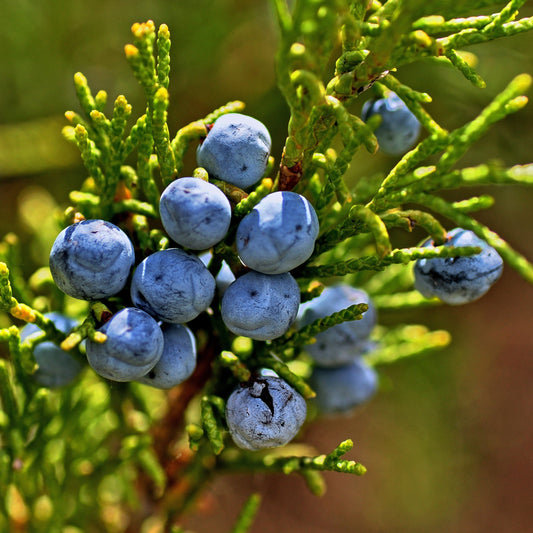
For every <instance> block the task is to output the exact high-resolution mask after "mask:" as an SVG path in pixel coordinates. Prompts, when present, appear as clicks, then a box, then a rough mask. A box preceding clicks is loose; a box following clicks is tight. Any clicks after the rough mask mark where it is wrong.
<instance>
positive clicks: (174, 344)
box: [138, 324, 196, 389]
mask: <svg viewBox="0 0 533 533" xmlns="http://www.w3.org/2000/svg"><path fill="white" fill-rule="evenodd" d="M161 331H162V332H163V339H164V347H163V354H162V355H161V358H160V359H159V361H158V362H157V364H156V365H155V366H154V368H152V369H151V370H150V372H148V374H146V375H145V376H143V377H142V378H139V379H138V381H139V382H140V383H144V384H145V385H150V386H151V387H155V388H157V389H171V388H172V387H175V386H176V385H179V384H180V383H182V382H183V381H185V380H186V379H187V378H188V377H190V376H191V374H192V373H193V372H194V369H195V368H196V341H195V339H194V335H193V333H192V331H191V330H190V329H189V328H188V327H187V326H183V325H180V324H163V325H162V326H161Z"/></svg>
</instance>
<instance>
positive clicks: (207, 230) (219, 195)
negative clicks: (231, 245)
mask: <svg viewBox="0 0 533 533" xmlns="http://www.w3.org/2000/svg"><path fill="white" fill-rule="evenodd" d="M159 211H160V215H161V223H162V224H163V227H164V228H165V231H166V232H167V233H168V235H169V236H170V238H171V239H172V240H174V241H175V242H176V243H178V244H179V245H180V246H183V247H184V248H190V249H191V250H205V249H206V248H210V247H211V246H214V245H215V244H217V243H218V242H219V241H221V240H222V239H223V238H224V237H225V236H226V233H227V232H228V229H229V225H230V221H231V205H230V203H229V200H228V199H227V198H226V195H225V194H224V193H223V192H222V191H221V190H220V189H219V188H218V187H217V186H216V185H213V184H212V183H209V182H207V181H204V180H202V179H200V178H179V179H177V180H175V181H173V182H172V183H171V184H170V185H168V187H167V188H166V189H165V190H164V191H163V194H162V195H161V200H160V202H159Z"/></svg>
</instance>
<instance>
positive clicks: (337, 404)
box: [309, 358, 378, 414]
mask: <svg viewBox="0 0 533 533" xmlns="http://www.w3.org/2000/svg"><path fill="white" fill-rule="evenodd" d="M309 385H310V386H311V388H312V389H313V390H314V391H315V393H316V404H317V406H318V409H319V410H320V411H321V412H322V413H324V414H327V413H331V414H333V413H348V412H350V411H351V410H353V409H354V408H355V407H358V406H360V405H362V404H364V403H366V402H367V401H368V400H370V398H371V397H372V396H374V394H375V393H376V390H377V386H378V376H377V374H376V371H375V370H374V369H373V368H372V367H370V366H368V365H367V364H366V363H365V362H364V361H363V360H362V359H360V358H357V359H355V360H354V361H352V362H351V363H349V364H347V365H344V366H339V367H335V368H324V367H319V366H315V367H314V368H313V372H312V374H311V377H310V378H309Z"/></svg>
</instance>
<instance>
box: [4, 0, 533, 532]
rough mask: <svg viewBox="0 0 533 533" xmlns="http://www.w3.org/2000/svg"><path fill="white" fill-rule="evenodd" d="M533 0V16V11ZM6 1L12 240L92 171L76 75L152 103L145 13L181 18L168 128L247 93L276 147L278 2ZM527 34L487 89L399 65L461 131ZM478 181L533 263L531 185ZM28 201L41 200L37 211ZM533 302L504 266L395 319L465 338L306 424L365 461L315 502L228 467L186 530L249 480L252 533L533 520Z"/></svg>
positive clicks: (520, 527) (504, 151)
mask: <svg viewBox="0 0 533 533" xmlns="http://www.w3.org/2000/svg"><path fill="white" fill-rule="evenodd" d="M529 4H530V5H529V6H528V5H526V7H525V8H524V9H523V10H522V14H523V15H524V16H531V15H533V7H532V6H531V2H529ZM1 12H2V40H1V44H0V49H1V51H2V53H1V54H0V236H3V235H4V234H5V233H7V232H10V231H15V232H16V233H18V234H19V235H20V236H21V239H22V243H23V245H24V246H28V247H29V246H30V241H29V236H28V234H29V231H28V230H29V226H31V225H35V224H34V223H33V224H32V220H31V219H32V216H34V215H32V213H36V212H39V211H41V212H42V210H43V209H45V210H46V209H47V206H50V212H48V213H46V217H48V218H49V219H50V220H52V216H53V215H52V212H51V211H52V208H53V203H52V202H51V200H50V198H49V197H48V196H47V194H49V195H50V197H51V198H53V199H54V201H55V202H57V203H58V204H59V205H60V206H66V205H67V194H68V191H69V190H70V189H72V188H76V187H78V186H79V185H80V183H81V181H82V180H83V178H84V177H85V171H84V169H83V168H82V166H81V164H80V158H79V155H78V154H77V153H76V150H75V149H74V148H73V147H72V146H70V145H68V144H67V143H66V141H64V140H63V138H62V137H61V134H60V131H61V128H62V126H63V125H64V124H65V119H64V118H63V113H64V111H66V110H68V109H74V110H78V107H77V103H76V101H75V94H74V88H73V83H72V77H73V74H74V73H75V72H77V71H81V72H83V73H84V74H85V75H86V76H87V78H88V80H89V83H90V85H91V87H92V88H93V90H94V91H95V92H96V91H97V90H99V89H105V90H106V91H107V92H108V94H109V100H110V101H111V102H112V101H113V100H114V98H115V97H116V96H117V95H118V94H125V95H126V96H127V98H128V100H129V101H130V102H131V103H132V104H133V105H134V109H136V110H137V113H139V114H140V113H141V112H142V111H141V110H142V109H143V105H144V103H143V100H142V94H141V90H140V87H139V86H138V85H137V83H136V81H135V79H134V78H133V75H132V74H131V72H130V71H129V67H128V65H127V62H126V60H125V58H124V54H123V46H124V44H126V43H127V42H129V41H130V31H129V28H130V26H131V24H132V23H134V22H136V21H144V20H147V19H153V20H154V21H155V23H156V25H158V24H160V23H163V22H165V23H167V24H168V25H169V27H170V31H171V35H172V43H173V44H172V63H171V68H172V71H171V85H170V94H171V107H170V126H171V133H174V132H175V131H176V130H177V129H178V128H179V127H181V126H183V125H184V124H186V123H188V122H190V121H192V120H195V119H197V118H200V117H202V116H204V115H206V114H207V113H209V112H210V111H211V110H212V109H214V108H215V107H218V106H220V105H222V104H224V103H225V102H227V101H229V100H235V99H240V100H244V101H245V102H246V104H247V109H246V112H247V113H249V114H251V115H253V116H255V117H257V118H259V119H260V120H262V121H263V122H265V124H266V125H267V126H268V128H269V129H270V131H271V133H272V137H273V139H274V150H273V155H275V156H276V158H277V159H278V160H279V153H280V150H281V147H282V145H283V141H284V138H285V134H286V125H287V118H288V111H287V108H286V106H285V104H284V102H283V100H282V98H281V96H280V94H279V92H278V91H277V89H276V86H275V79H274V59H273V58H274V53H275V50H276V45H277V33H276V28H275V25H274V22H273V16H272V12H271V10H270V6H269V3H268V2H267V0H261V1H256V2H246V1H244V0H223V1H216V2H212V1H208V0H196V1H195V2H194V3H193V2H167V1H164V0H151V1H141V0H130V1H128V2H123V1H110V0H92V1H90V2H89V1H87V0H44V1H43V2H30V1H27V0H24V1H22V0H2V7H1ZM532 46H533V33H530V34H529V35H527V34H526V35H518V36H515V37H512V38H509V39H505V40H499V41H495V42H492V43H489V44H486V45H481V46H475V47H471V48H469V51H471V52H474V53H476V54H477V55H478V57H479V67H478V70H479V73H480V74H481V75H482V76H483V77H484V78H485V80H486V81H487V88H486V89H484V90H480V89H475V88H473V87H472V86H471V85H470V84H469V83H468V82H467V81H466V80H464V79H463V78H462V77H461V76H460V75H459V74H458V73H457V72H455V71H453V70H450V69H447V68H445V67H442V66H436V65H434V64H432V63H429V62H423V63H419V64H416V65H412V66H408V67H405V68H402V69H401V70H400V71H399V72H398V73H397V76H398V77H399V78H400V79H401V80H402V81H403V82H406V83H408V84H410V85H411V86H413V87H414V88H416V89H418V90H423V91H426V92H429V93H430V94H431V95H432V96H433V98H434V102H433V103H432V104H430V105H428V110H429V112H430V113H431V114H432V115H433V116H434V117H435V118H436V119H437V120H438V121H439V122H440V123H441V124H442V125H443V126H445V127H447V128H450V129H451V128H453V127H457V126H459V125H461V124H463V123H464V122H465V121H466V120H469V119H471V118H473V117H474V116H476V115H477V114H478V113H479V111H480V110H481V109H482V108H483V107H484V106H485V105H486V104H487V103H488V102H489V101H490V100H491V98H492V97H493V96H494V95H495V94H497V93H498V92H499V91H501V90H502V89H503V88H504V86H505V85H506V84H507V83H508V81H509V80H510V79H511V78H512V77H514V76H515V75H517V74H519V73H522V72H528V73H530V74H533V55H532V53H531V50H532ZM364 98H367V96H366V94H365V95H364V96H363V99H364ZM361 105H362V101H361V102H357V103H356V104H354V107H353V111H354V112H356V111H357V110H358V109H359V108H360V106H361ZM532 124H533V106H531V105H530V106H528V107H526V109H524V110H523V111H521V112H520V113H518V114H516V115H512V116H510V117H509V118H507V119H506V120H505V121H504V122H502V123H501V124H499V125H497V126H496V127H495V128H493V129H492V130H491V131H490V132H489V133H488V134H487V135H486V136H484V137H483V138H482V139H481V140H480V141H479V142H478V143H477V144H476V145H475V147H474V148H473V149H472V150H471V151H470V152H469V153H468V154H467V155H466V156H465V157H464V158H463V159H462V160H461V162H460V164H461V165H462V166H468V165H473V164H478V163H480V162H483V161H487V160H493V159H498V160H501V161H503V162H504V163H506V164H508V165H512V164H517V163H518V164H524V163H528V162H531V161H533V126H532ZM394 163H395V159H393V158H390V157H387V156H384V155H381V154H378V155H376V156H374V157H370V156H368V154H365V153H360V154H357V155H356V157H355V158H354V161H353V163H352V166H351V170H350V172H351V175H352V176H353V178H354V179H356V178H357V176H362V175H370V174H373V173H375V172H379V171H383V172H387V170H388V169H390V167H391V166H392V165H393V164H394ZM192 164H193V163H191V167H190V168H189V169H188V170H192V168H193V167H192ZM470 193H471V194H470ZM478 193H488V194H493V195H494V196H495V197H496V200H497V202H496V205H495V206H494V207H493V208H491V209H490V210H487V211H485V212H481V213H479V216H478V218H479V219H480V220H481V221H482V222H484V223H486V224H488V225H489V226H490V227H491V228H492V229H494V230H495V231H496V232H498V233H499V234H500V235H501V236H502V237H503V238H505V239H506V240H508V241H509V242H510V243H511V244H512V245H513V246H514V247H515V248H516V249H518V250H519V251H521V252H522V253H524V254H525V255H526V256H528V257H529V258H530V259H533V239H532V238H531V236H532V231H531V228H532V226H533V209H532V205H533V190H532V189H531V188H530V189H527V188H525V187H506V188H498V187H483V188H479V189H475V190H474V189H472V190H468V191H461V192H460V193H450V195H449V197H450V198H463V197H465V196H466V195H473V194H478ZM28 198H30V199H34V200H33V201H36V202H37V203H38V206H37V207H38V209H36V211H32V209H30V210H29V211H30V213H29V214H28V208H27V206H28V205H30V206H31V205H32V204H31V203H29V200H28ZM35 199H37V200H35ZM47 202H48V203H47ZM21 206H26V209H25V211H24V210H23V211H24V212H21ZM24 213H25V214H24ZM43 223H44V221H43ZM395 238H396V237H395ZM397 238H398V242H400V241H401V240H402V239H403V240H404V241H405V237H404V236H401V235H398V236H397ZM416 238H417V236H416V235H415V236H413V237H410V239H415V240H416ZM414 242H415V241H413V243H414ZM28 249H29V248H28ZM32 254H33V255H30V254H28V255H27V264H25V265H24V267H25V268H26V269H27V271H28V272H31V271H32V269H33V268H34V267H35V264H34V263H33V259H32V258H35V259H38V258H40V257H42V255H43V251H42V249H41V250H40V251H39V250H37V252H35V250H32ZM532 301H533V287H531V286H530V285H528V284H527V283H526V282H525V281H524V280H522V279H521V278H520V277H519V276H518V275H517V274H516V273H515V272H514V271H512V270H511V269H510V268H507V269H506V270H505V272H504V275H503V277H502V279H501V280H500V281H499V282H498V283H497V284H496V286H495V287H494V288H493V289H492V290H491V291H490V292H489V293H488V295H487V296H485V297H484V298H483V299H482V300H480V301H478V302H475V303H472V304H469V305H467V306H463V307H460V308H449V307H440V308H432V309H430V310H425V311H424V312H423V313H414V312H409V313H404V314H401V316H400V315H399V314H389V315H384V316H382V317H381V319H382V321H383V322H384V323H404V322H405V323H407V322H415V323H417V322H418V323H425V324H428V325H429V326H431V327H433V328H436V329H440V328H445V329H448V330H449V331H450V332H451V333H452V335H453V338H454V341H453V344H452V345H451V346H450V347H449V348H447V349H445V350H442V351H440V352H438V353H436V354H432V355H429V356H424V357H419V358H414V359H412V360H408V361H404V362H400V363H397V364H395V365H392V366H389V367H387V368H383V369H382V371H381V391H380V394H379V395H378V396H377V397H376V398H375V399H374V400H373V401H372V402H371V403H370V404H369V405H368V406H366V407H365V408H364V409H362V410H361V411H359V412H357V413H355V414H354V415H353V416H351V417H342V418H332V419H325V420H321V421H318V422H315V423H314V424H312V425H311V426H309V427H308V428H307V430H306V434H305V438H306V441H307V442H309V443H310V444H312V445H313V446H315V447H316V449H317V450H319V451H320V452H327V451H329V450H330V449H332V448H334V447H335V446H336V445H337V444H338V443H339V442H340V441H341V440H343V439H344V438H347V437H350V438H352V439H353V440H354V441H355V443H356V446H355V448H354V450H353V453H351V455H350V458H354V459H357V460H359V461H361V462H362V463H363V464H365V465H366V466H367V468H368V473H367V474H366V475H365V476H364V477H362V478H356V477H350V476H344V475H342V474H332V475H327V476H326V478H327V481H328V491H327V493H326V495H325V496H324V497H322V498H320V499H317V498H315V497H314V496H311V495H310V493H309V492H308V491H307V489H306V487H305V486H304V483H303V481H302V480H301V479H300V478H298V477H295V476H283V475H279V476H278V475H275V476H264V475H244V474H242V475H231V476H225V477H222V478H219V479H217V480H215V481H214V483H213V484H212V485H211V487H210V489H209V490H208V491H207V493H206V495H205V497H204V498H203V499H202V500H201V502H200V507H199V512H198V513H196V514H195V515H194V516H191V517H190V518H189V519H188V521H187V525H188V527H190V528H191V529H192V530H194V531H196V532H199V533H202V532H205V531H216V532H219V531H220V532H226V531H229V530H230V529H231V525H232V524H233V522H234V520H235V517H236V515H237V513H238V511H239V509H240V506H241V505H242V503H243V502H244V501H245V499H246V497H247V495H248V494H249V493H250V491H252V490H254V491H258V492H260V493H261V494H262V495H263V497H264V501H263V504H262V507H261V511H260V513H259V516H258V520H257V522H256V524H255V525H254V528H253V532H255V533H271V532H272V533H273V532H276V533H277V532H279V531H290V532H306V533H319V532H320V533H322V532H335V533H348V532H355V531H356V532H361V533H378V532H387V533H393V532H402V533H403V532H410V533H411V532H413V533H415V532H428V531H431V532H433V533H444V532H452V531H453V532H459V533H463V532H464V533H467V532H468V533H470V532H472V533H474V532H482V531H502V532H511V533H514V532H517V533H519V532H520V533H527V532H530V531H533V520H532V519H533V492H532V489H531V485H532V480H533V452H532V450H533V424H532V415H533V386H532V382H533V335H532V329H533V328H532V326H533V320H532V318H533V315H532V311H531V302H532Z"/></svg>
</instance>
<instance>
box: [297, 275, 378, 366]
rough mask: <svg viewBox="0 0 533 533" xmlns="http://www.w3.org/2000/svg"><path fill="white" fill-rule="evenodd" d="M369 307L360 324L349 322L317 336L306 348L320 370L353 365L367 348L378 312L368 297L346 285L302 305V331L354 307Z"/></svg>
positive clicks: (355, 321)
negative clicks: (320, 367) (321, 319)
mask: <svg viewBox="0 0 533 533" xmlns="http://www.w3.org/2000/svg"><path fill="white" fill-rule="evenodd" d="M363 303H364V304H367V305H368V310H367V311H365V312H364V313H363V318H362V319H361V320H349V321H346V322H341V323H340V324H337V325H335V326H332V327H330V328H328V329H326V330H325V331H322V332H320V333H318V334H317V335H316V336H315V338H316V342H315V343H313V344H308V345H306V346H305V347H304V348H305V350H306V351H307V352H308V353H309V355H311V357H312V358H313V359H314V360H315V362H316V363H317V364H318V365H320V366H329V367H332V366H340V365H345V364H347V363H350V362H351V361H353V360H354V359H355V358H357V357H359V356H360V355H361V354H363V353H364V352H365V351H366V350H367V348H368V338H369V336H370V334H371V333H372V330H373V329H374V327H375V325H376V322H377V313H376V308H375V307H374V305H373V303H372V302H371V300H370V298H369V296H368V294H367V293H366V292H365V291H363V290H361V289H356V288H354V287H352V286H350V285H347V284H345V283H339V284H337V285H333V286H331V287H326V288H325V289H324V290H323V291H322V293H321V294H320V296H317V297H316V298H313V299H312V300H309V301H308V302H305V303H303V304H302V305H301V306H300V309H299V312H298V319H297V324H298V328H299V329H301V328H303V327H304V326H307V325H308V324H311V323H312V322H314V321H315V320H317V319H319V318H324V317H326V316H329V315H331V314H333V313H336V312H338V311H342V310H343V309H346V308H347V307H349V306H351V305H353V304H363Z"/></svg>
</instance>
